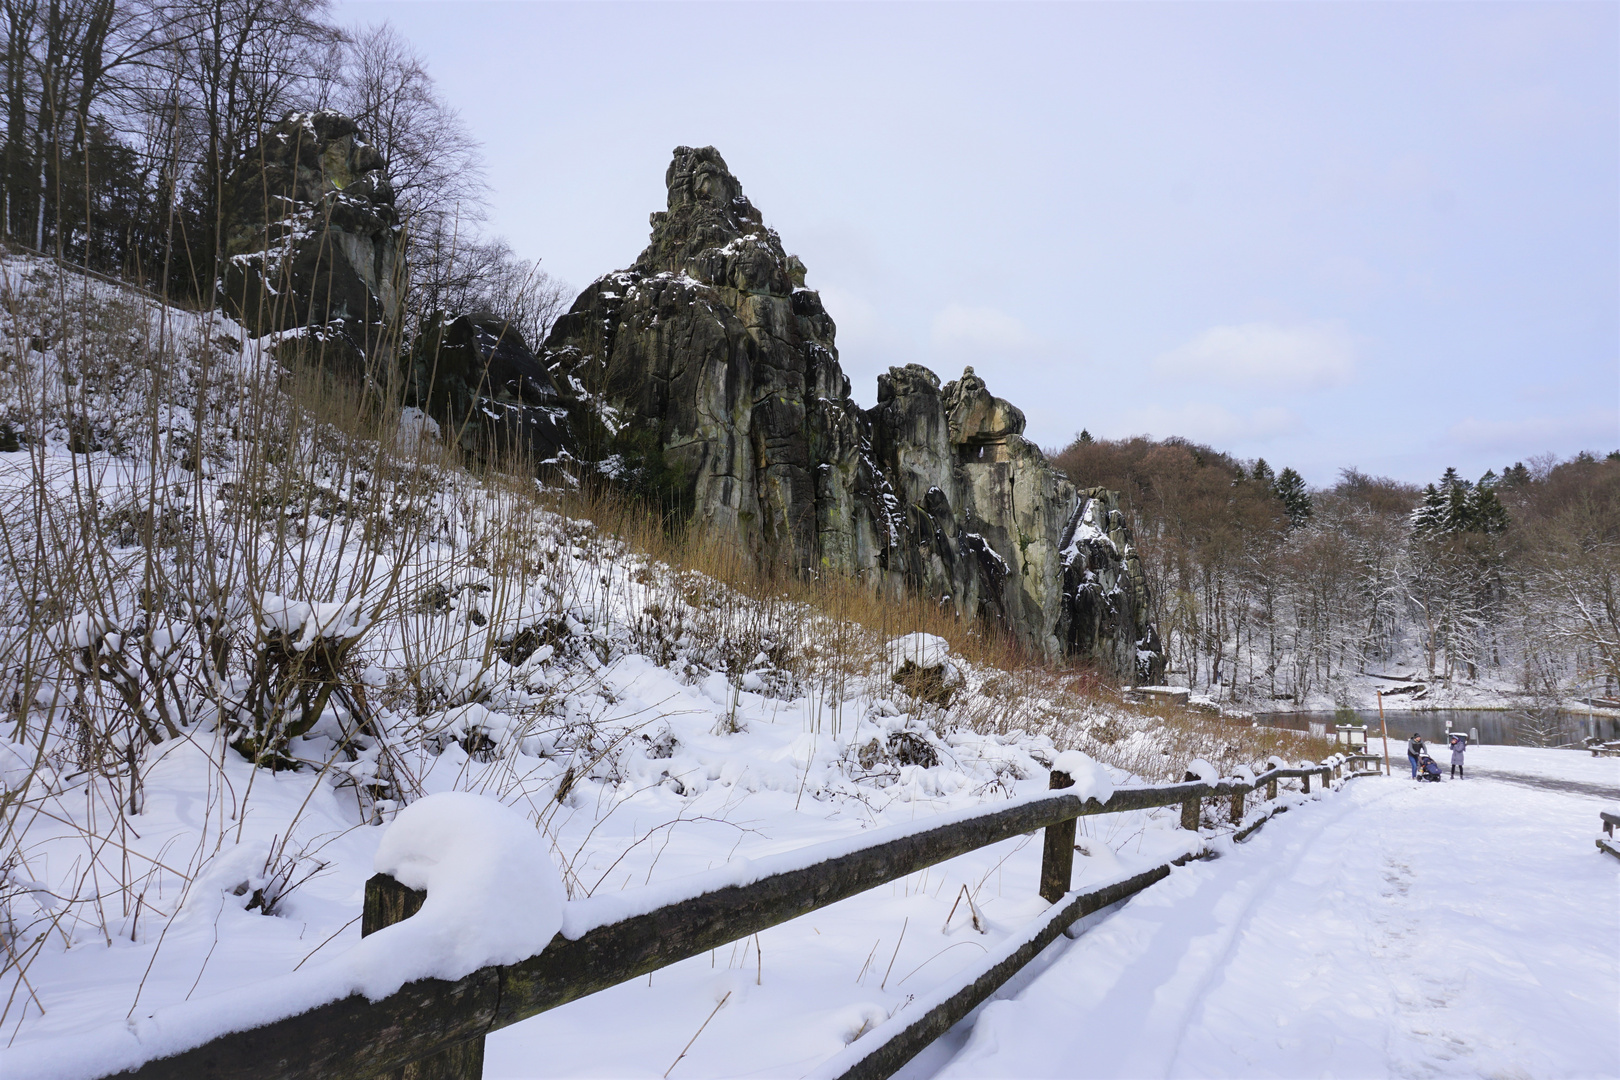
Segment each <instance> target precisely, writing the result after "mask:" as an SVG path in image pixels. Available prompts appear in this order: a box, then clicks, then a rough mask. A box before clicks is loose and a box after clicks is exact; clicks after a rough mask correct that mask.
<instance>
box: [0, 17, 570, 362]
mask: <svg viewBox="0 0 1620 1080" xmlns="http://www.w3.org/2000/svg"><path fill="white" fill-rule="evenodd" d="M0 19H3V26H0V34H3V35H4V48H3V52H0V77H3V80H4V87H5V103H6V105H5V109H6V115H5V129H4V141H3V143H0V229H3V232H4V235H5V236H6V237H7V238H8V239H11V240H13V241H16V242H18V243H21V244H24V245H27V246H29V247H32V248H34V249H36V250H39V251H42V252H46V253H48V254H52V255H55V256H57V257H59V258H63V259H66V260H68V261H70V262H73V263H76V264H79V265H83V266H87V267H89V268H91V269H93V270H97V271H100V272H102V273H107V274H113V275H116V276H118V277H121V278H123V279H125V280H127V281H134V282H140V283H144V284H145V285H146V286H147V287H149V288H151V289H153V290H154V291H157V292H160V293H162V294H163V295H164V296H165V297H167V298H169V299H171V300H178V301H182V302H191V303H195V304H198V305H199V306H202V307H211V306H213V304H214V300H215V291H216V289H217V282H218V280H219V272H218V271H219V260H220V257H221V252H222V247H223V240H222V235H221V234H222V231H223V226H222V220H223V217H222V208H221V202H222V192H223V191H224V190H225V186H226V182H227V180H228V178H229V177H230V176H231V175H232V174H233V173H234V172H236V171H237V170H238V169H240V168H242V167H244V166H248V165H251V164H252V162H251V161H249V157H250V155H252V154H253V152H254V150H255V147H257V145H258V142H259V139H260V136H261V134H262V133H263V132H264V131H265V130H266V129H267V128H268V127H269V126H270V125H271V124H273V123H275V122H276V121H279V120H281V119H282V118H283V117H284V116H286V115H287V114H288V113H292V112H300V111H307V110H314V109H322V108H331V109H336V110H338V111H340V112H343V113H346V114H347V115H349V116H351V117H353V118H354V119H355V120H356V121H358V123H359V125H360V129H361V131H362V132H363V133H364V135H365V137H366V138H367V139H368V140H369V141H370V142H371V143H372V145H374V146H375V147H376V148H377V149H378V150H379V151H380V152H381V153H382V155H383V157H384V159H385V160H386V161H387V162H388V171H389V176H390V178H391V181H392V184H393V189H394V195H395V202H396V205H397V207H398V209H399V211H400V215H401V219H402V221H403V224H404V225H405V231H406V236H407V243H408V257H407V265H408V266H409V272H410V289H409V292H408V299H407V310H408V314H409V315H410V316H411V322H413V323H414V322H415V321H416V320H417V319H419V318H421V317H422V316H424V315H426V314H427V313H429V312H432V311H435V310H439V309H448V310H452V311H470V310H479V309H491V310H498V311H500V312H502V313H503V314H506V315H507V316H508V317H509V318H511V319H512V320H513V321H514V322H515V323H516V324H517V325H518V326H519V328H520V329H521V330H522V331H523V332H524V334H525V336H526V337H527V338H528V340H531V341H533V340H539V338H540V337H542V336H543V331H544V330H545V329H546V327H548V326H549V324H550V321H551V319H552V318H553V317H554V316H555V315H556V313H557V311H558V310H559V309H560V308H561V307H562V306H563V305H564V304H565V303H566V301H567V299H568V292H567V290H566V288H565V287H564V286H562V285H561V283H559V282H556V281H554V280H552V279H551V278H550V277H549V276H548V275H546V274H545V273H544V272H543V271H541V270H540V269H539V267H538V265H537V264H536V263H535V262H532V261H529V260H524V259H520V258H518V257H517V256H516V255H514V254H513V252H512V250H511V249H510V247H509V246H508V245H507V244H506V243H505V242H504V241H503V240H501V239H500V238H498V237H489V236H486V235H484V234H483V233H482V232H481V231H480V228H479V226H480V224H481V223H482V221H483V220H484V198H485V195H486V188H485V184H484V179H483V167H482V162H481V159H480V157H479V153H478V145H477V143H476V142H475V141H474V140H473V139H472V137H471V136H470V135H469V134H468V133H467V131H466V128H465V126H464V125H463V124H462V122H461V120H460V117H459V116H458V115H457V114H456V112H455V110H453V109H451V108H450V107H449V106H448V105H447V104H446V103H445V102H444V100H443V98H442V97H440V95H439V94H438V92H437V90H436V89H435V88H434V85H433V81H432V79H431V77H430V76H429V75H428V73H427V71H426V69H425V68H424V66H423V63H422V60H421V58H420V56H418V55H417V54H416V53H415V52H414V50H413V49H412V48H411V46H410V45H409V43H408V42H406V41H405V40H404V39H403V38H402V37H400V36H399V34H397V33H396V32H395V31H394V30H393V29H392V28H390V27H389V26H387V25H386V24H384V25H381V26H374V27H371V28H368V29H366V30H364V31H362V32H359V33H355V34H351V33H347V32H345V31H344V30H342V29H340V28H339V27H337V26H336V25H334V24H333V23H332V22H331V21H330V18H329V9H328V6H327V4H326V3H324V0H175V2H168V0H0Z"/></svg>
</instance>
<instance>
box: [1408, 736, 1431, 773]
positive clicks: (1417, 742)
mask: <svg viewBox="0 0 1620 1080" xmlns="http://www.w3.org/2000/svg"><path fill="white" fill-rule="evenodd" d="M1426 749H1428V748H1427V747H1425V746H1424V745H1423V736H1421V735H1419V734H1418V733H1417V732H1415V731H1414V732H1412V737H1411V738H1410V739H1408V740H1407V741H1406V761H1407V764H1409V765H1411V766H1412V779H1414V780H1416V779H1417V773H1418V757H1419V756H1420V755H1422V754H1423V752H1424V751H1425V750H1426Z"/></svg>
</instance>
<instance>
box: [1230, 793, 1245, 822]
mask: <svg viewBox="0 0 1620 1080" xmlns="http://www.w3.org/2000/svg"><path fill="white" fill-rule="evenodd" d="M1242 823H1243V792H1241V791H1240V792H1238V793H1237V794H1236V795H1233V796H1232V824H1234V825H1241V824H1242Z"/></svg>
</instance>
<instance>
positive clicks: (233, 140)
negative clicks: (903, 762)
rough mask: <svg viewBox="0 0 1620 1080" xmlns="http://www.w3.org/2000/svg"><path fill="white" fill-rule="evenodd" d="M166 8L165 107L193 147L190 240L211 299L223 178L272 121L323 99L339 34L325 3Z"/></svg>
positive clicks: (201, 285)
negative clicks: (328, 14)
mask: <svg viewBox="0 0 1620 1080" xmlns="http://www.w3.org/2000/svg"><path fill="white" fill-rule="evenodd" d="M163 11H164V19H163V27H164V32H165V36H166V41H165V44H166V49H165V56H166V59H167V62H168V70H167V71H166V72H165V74H166V75H167V76H168V78H167V79H166V80H165V83H166V86H165V89H166V90H167V94H165V95H164V102H163V104H164V107H165V108H168V107H172V108H173V109H174V110H175V112H176V118H177V126H178V129H179V142H180V145H181V146H184V147H188V148H189V149H190V155H191V160H189V161H188V162H186V164H188V165H189V166H190V167H191V176H192V183H191V192H190V194H191V196H192V201H193V205H192V207H191V213H190V214H188V215H187V216H188V220H189V223H190V227H191V229H192V230H194V233H195V234H194V235H192V236H190V237H189V238H188V239H189V243H188V245H187V246H188V247H189V249H190V251H191V254H192V258H193V260H194V264H193V266H192V273H193V274H194V275H195V281H196V284H197V286H198V289H199V291H200V292H201V293H203V294H205V295H206V294H211V293H212V289H213V282H214V278H215V276H216V266H217V264H218V260H219V257H220V252H221V250H222V228H223V222H222V220H221V213H220V210H221V200H222V197H223V192H224V185H225V181H226V179H227V178H228V177H229V176H230V175H231V173H233V172H234V171H235V170H236V169H237V168H238V167H239V166H241V165H242V164H244V163H245V162H246V159H247V155H248V154H249V153H250V152H251V151H252V148H253V147H254V146H255V145H256V144H257V142H258V139H259V136H260V134H261V133H262V132H263V131H264V130H265V129H266V128H267V127H268V126H269V125H270V124H271V123H273V122H274V121H276V120H279V119H281V118H282V116H283V115H285V114H286V113H287V112H289V111H291V110H295V109H300V108H312V107H315V106H316V105H318V104H319V103H320V100H321V99H322V97H323V96H325V95H326V94H327V92H328V91H329V89H330V81H331V78H332V77H333V75H334V73H335V69H334V65H333V61H332V57H333V48H334V45H335V44H336V43H338V42H339V41H340V40H341V35H340V34H339V32H338V31H337V30H336V29H335V28H334V27H332V26H331V25H330V24H329V23H328V22H327V21H326V13H327V0H174V2H173V3H169V4H167V5H166V6H165V7H164V8H163Z"/></svg>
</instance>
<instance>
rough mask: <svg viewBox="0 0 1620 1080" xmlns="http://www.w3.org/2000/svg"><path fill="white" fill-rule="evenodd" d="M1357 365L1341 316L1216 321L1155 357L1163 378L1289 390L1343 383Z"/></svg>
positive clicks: (1157, 369) (1157, 368)
mask: <svg viewBox="0 0 1620 1080" xmlns="http://www.w3.org/2000/svg"><path fill="white" fill-rule="evenodd" d="M1355 366H1356V353H1355V347H1354V345H1353V344H1352V342H1351V340H1350V334H1349V331H1347V330H1346V329H1345V327H1344V324H1342V323H1338V322H1316V323H1300V324H1297V325H1294V326H1279V325H1277V324H1276V323H1265V322H1253V323H1243V324H1241V325H1238V326H1212V327H1210V328H1209V329H1208V330H1205V331H1204V332H1203V333H1202V334H1199V335H1198V336H1197V337H1195V338H1193V339H1192V340H1191V341H1189V342H1187V343H1186V344H1185V345H1182V346H1180V347H1179V348H1176V349H1172V350H1171V351H1169V352H1167V353H1165V354H1164V355H1163V356H1160V357H1159V358H1158V359H1157V360H1155V361H1154V362H1153V370H1154V371H1155V372H1156V373H1157V374H1158V375H1159V376H1161V377H1163V378H1168V379H1175V380H1178V381H1196V382H1206V383H1213V384H1218V385H1224V386H1234V385H1243V386H1267V387H1274V388H1277V389H1287V390H1310V389H1317V388H1320V387H1324V386H1342V385H1344V384H1345V383H1347V382H1349V381H1350V376H1351V375H1352V374H1353V373H1354V371H1355Z"/></svg>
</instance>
